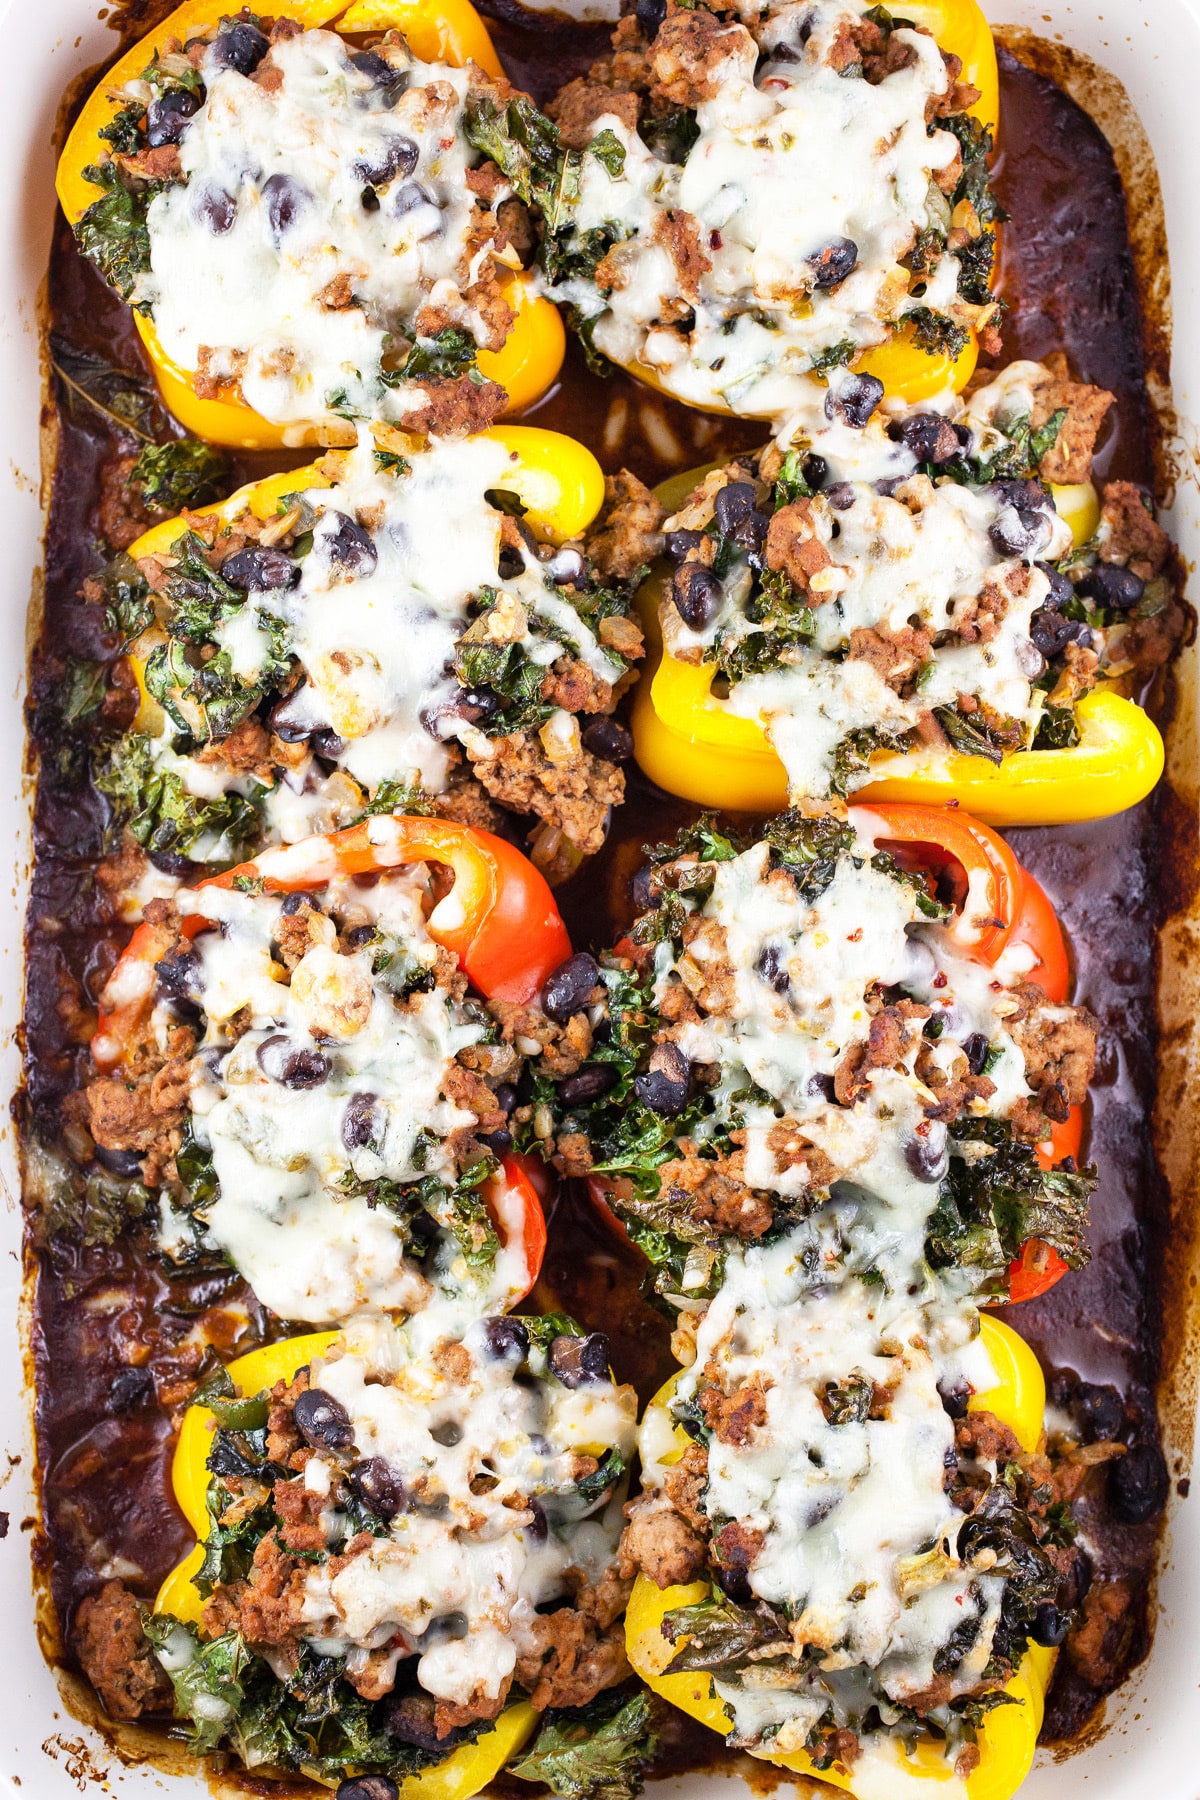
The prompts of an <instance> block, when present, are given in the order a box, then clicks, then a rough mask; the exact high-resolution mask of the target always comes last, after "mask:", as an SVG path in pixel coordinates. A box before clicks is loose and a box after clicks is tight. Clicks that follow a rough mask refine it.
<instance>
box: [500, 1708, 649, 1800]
mask: <svg viewBox="0 0 1200 1800" xmlns="http://www.w3.org/2000/svg"><path fill="white" fill-rule="evenodd" d="M657 1744H658V1732H657V1729H656V1724H655V1716H654V1701H653V1700H652V1699H651V1697H650V1695H649V1694H647V1693H645V1692H644V1691H643V1692H638V1693H635V1694H630V1693H628V1692H627V1691H626V1690H625V1689H621V1688H618V1689H614V1690H613V1691H611V1692H609V1693H606V1694H600V1695H598V1696H597V1697H596V1699H595V1700H593V1701H592V1702H591V1703H590V1705H588V1706H572V1707H553V1708H551V1710H550V1711H549V1712H547V1713H546V1714H544V1715H543V1719H542V1726H541V1730H540V1731H539V1732H538V1735H537V1737H536V1738H535V1739H534V1741H533V1743H532V1745H531V1746H530V1747H529V1749H528V1750H526V1751H524V1752H523V1753H522V1754H521V1755H520V1756H519V1757H518V1758H517V1759H516V1761H515V1762H512V1763H510V1764H509V1768H510V1770H511V1771H512V1773H513V1774H514V1775H519V1776H520V1777H521V1778H522V1780H524V1781H540V1782H543V1783H544V1784H545V1785H546V1787H548V1788H549V1789H550V1792H551V1793H552V1794H557V1795H558V1796H560V1800H634V1796H635V1795H637V1794H639V1793H640V1792H641V1790H642V1785H643V1779H642V1776H643V1769H644V1767H645V1765H646V1764H647V1763H648V1762H649V1761H650V1760H651V1759H652V1758H653V1756H654V1752H655V1750H656V1748H657Z"/></svg>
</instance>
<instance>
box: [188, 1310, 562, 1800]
mask: <svg viewBox="0 0 1200 1800" xmlns="http://www.w3.org/2000/svg"><path fill="white" fill-rule="evenodd" d="M337 1336H338V1333H337V1332H336V1331H314V1332H309V1333H308V1334H306V1335H305V1336H304V1337H295V1338H284V1339H283V1340H282V1341H281V1342H280V1343H277V1344H267V1345H265V1346H264V1347H263V1349H261V1350H251V1351H250V1352H249V1354H248V1355H246V1356H239V1357H238V1358H237V1359H236V1361H234V1362H231V1363H230V1364H229V1365H228V1374H229V1376H230V1378H231V1380H232V1381H233V1383H234V1385H235V1386H236V1387H237V1389H238V1392H239V1395H240V1396H242V1397H244V1398H249V1397H250V1396H252V1395H254V1394H258V1393H261V1392H262V1391H263V1390H264V1389H266V1388H271V1387H273V1386H274V1385H275V1383H276V1382H277V1381H290V1380H291V1379H292V1377H293V1376H294V1375H295V1374H296V1372H297V1370H298V1369H302V1368H304V1367H305V1366H306V1365H307V1364H308V1363H310V1362H311V1361H312V1360H313V1358H314V1357H317V1356H320V1355H321V1354H322V1352H323V1351H325V1350H327V1349H328V1347H329V1345H330V1344H332V1343H333V1342H334V1341H335V1340H336V1338H337ZM214 1422H215V1421H214V1419H213V1415H212V1413H211V1412H210V1411H209V1409H208V1407H206V1406H190V1407H189V1408H188V1410H187V1412H186V1413H185V1414H184V1417H183V1426H182V1428H181V1430H180V1433H179V1441H178V1443H177V1444H176V1446H175V1456H174V1460H173V1461H172V1464H171V1485H172V1487H173V1488H174V1490H175V1498H176V1500H177V1501H178V1502H179V1506H180V1510H181V1511H182V1513H183V1515H184V1517H185V1518H186V1519H187V1521H188V1524H189V1525H191V1526H192V1527H193V1529H194V1530H195V1532H196V1535H197V1537H198V1538H200V1539H201V1540H203V1539H204V1538H205V1537H206V1536H207V1533H208V1525H209V1518H208V1507H207V1505H206V1503H205V1496H206V1495H207V1493H208V1482H209V1475H208V1454H209V1449H210V1447H211V1444H212V1429H213V1424H214ZM203 1560H204V1548H203V1541H201V1542H200V1543H198V1544H197V1545H196V1546H195V1548H194V1549H193V1550H190V1551H189V1552H188V1554H187V1556H185V1557H184V1559H183V1561H182V1562H181V1563H177V1564H176V1566H175V1568H173V1569H172V1570H171V1573H170V1574H169V1575H168V1576H167V1578H166V1580H165V1581H164V1582H163V1584H162V1586H161V1587H160V1588H159V1590H158V1595H157V1597H156V1599H155V1602H154V1610H155V1612H158V1613H169V1614H170V1615H171V1617H172V1618H174V1619H182V1620H183V1622H184V1623H185V1624H188V1625H195V1624H198V1623H199V1621H200V1615H201V1612H202V1611H203V1608H204V1602H203V1600H202V1599H201V1597H200V1594H199V1592H198V1591H197V1589H196V1586H195V1583H194V1581H193V1579H192V1578H193V1576H194V1575H195V1574H196V1572H197V1570H198V1569H199V1567H200V1564H201V1563H202V1562H203ZM536 1724H537V1714H536V1713H535V1712H534V1710H533V1708H532V1707H531V1706H530V1705H529V1704H528V1702H527V1701H524V1700H522V1701H519V1702H517V1704H516V1705H514V1706H509V1707H506V1708H505V1710H504V1712H502V1713H501V1715H500V1717H499V1718H498V1719H497V1720H496V1723H495V1724H494V1725H493V1726H492V1728H491V1730H490V1731H485V1732H483V1733H482V1734H481V1736H479V1737H478V1738H476V1739H475V1741H474V1742H473V1743H470V1744H463V1745H461V1746H460V1747H459V1749H457V1750H454V1751H452V1752H451V1754H450V1755H449V1756H448V1757H447V1758H446V1759H445V1761H444V1762H440V1763H438V1765H437V1766H436V1768H432V1769H424V1770H422V1771H421V1773H420V1774H417V1775H408V1776H405V1777H404V1779H403V1780H402V1781H400V1783H399V1790H400V1791H399V1800H471V1796H472V1795H473V1794H478V1793H479V1792H480V1790H481V1789H482V1788H485V1787H486V1786H487V1785H488V1783H489V1782H490V1781H491V1780H493V1779H494V1777H495V1776H496V1775H498V1774H499V1773H500V1770H501V1769H502V1768H503V1767H504V1764H505V1763H506V1762H507V1761H508V1759H509V1757H510V1756H512V1755H514V1754H515V1752H516V1751H518V1750H519V1749H520V1748H521V1746H522V1744H524V1743H525V1742H526V1740H527V1739H528V1738H529V1737H530V1736H531V1734H532V1732H533V1730H534V1727H535V1726H536Z"/></svg>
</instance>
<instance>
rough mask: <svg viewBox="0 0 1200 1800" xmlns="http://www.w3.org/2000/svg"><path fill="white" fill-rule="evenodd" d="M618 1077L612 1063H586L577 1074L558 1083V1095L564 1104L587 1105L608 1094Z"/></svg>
mask: <svg viewBox="0 0 1200 1800" xmlns="http://www.w3.org/2000/svg"><path fill="white" fill-rule="evenodd" d="M616 1079H617V1071H616V1070H615V1069H614V1068H613V1065H612V1064H611V1063H585V1064H584V1066H583V1068H582V1069H580V1070H579V1072H578V1074H576V1075H568V1076H567V1078H566V1080H565V1081H560V1082H559V1084H558V1097H559V1099H560V1100H561V1101H562V1104H563V1105H564V1106H586V1105H587V1104H588V1102H589V1101H590V1100H599V1098H600V1096H601V1095H602V1094H607V1092H608V1090H609V1088H610V1087H612V1086H613V1085H614V1083H615V1082H616Z"/></svg>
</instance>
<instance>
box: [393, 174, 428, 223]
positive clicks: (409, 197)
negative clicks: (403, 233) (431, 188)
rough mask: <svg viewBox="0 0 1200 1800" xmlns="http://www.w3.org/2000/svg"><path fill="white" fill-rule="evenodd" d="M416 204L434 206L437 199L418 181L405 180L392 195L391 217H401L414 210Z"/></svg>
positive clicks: (416, 206)
mask: <svg viewBox="0 0 1200 1800" xmlns="http://www.w3.org/2000/svg"><path fill="white" fill-rule="evenodd" d="M418 206H433V207H436V206H437V201H436V200H435V199H434V198H433V195H432V194H430V193H427V192H426V190H425V189H424V188H423V187H422V186H421V184H420V182H419V181H409V182H406V183H405V185H404V186H403V187H402V188H397V189H396V192H395V194H394V195H393V196H392V200H391V210H392V217H393V218H394V219H402V218H403V217H404V215H405V213H410V212H415V211H416V209H417V208H418ZM425 235H426V236H428V235H429V233H428V232H427V233H426V234H425Z"/></svg>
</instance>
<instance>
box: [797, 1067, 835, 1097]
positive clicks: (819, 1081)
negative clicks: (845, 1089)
mask: <svg viewBox="0 0 1200 1800" xmlns="http://www.w3.org/2000/svg"><path fill="white" fill-rule="evenodd" d="M804 1091H805V1093H806V1094H813V1095H816V1094H820V1095H821V1098H822V1099H823V1100H827V1101H828V1102H829V1104H830V1106H832V1105H833V1104H834V1102H835V1100H836V1099H837V1084H836V1082H835V1081H834V1079H833V1076H832V1075H827V1074H825V1073H824V1071H823V1070H820V1069H818V1070H817V1072H816V1074H815V1075H810V1076H809V1078H808V1080H807V1081H806V1082H805V1084H804Z"/></svg>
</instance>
